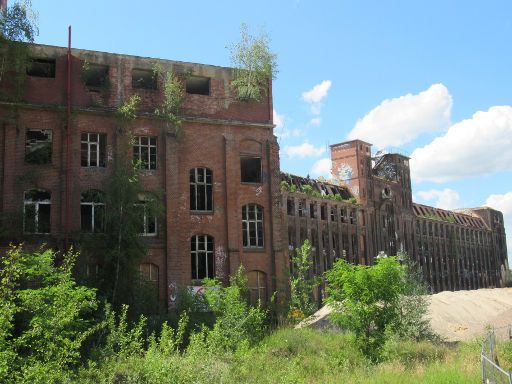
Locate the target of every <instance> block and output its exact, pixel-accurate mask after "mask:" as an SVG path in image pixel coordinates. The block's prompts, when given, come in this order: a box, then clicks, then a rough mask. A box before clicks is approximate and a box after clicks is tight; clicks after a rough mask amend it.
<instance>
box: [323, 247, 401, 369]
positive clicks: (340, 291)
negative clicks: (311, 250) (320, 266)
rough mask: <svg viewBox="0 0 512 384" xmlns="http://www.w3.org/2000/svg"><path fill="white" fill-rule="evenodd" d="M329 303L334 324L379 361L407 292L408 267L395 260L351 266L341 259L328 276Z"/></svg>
mask: <svg viewBox="0 0 512 384" xmlns="http://www.w3.org/2000/svg"><path fill="white" fill-rule="evenodd" d="M326 276H327V281H328V287H327V294H328V298H327V300H326V302H327V303H329V304H330V305H331V306H332V307H333V308H334V310H333V313H332V315H331V318H332V321H333V322H334V323H335V324H338V325H339V326H341V327H343V328H344V329H348V330H350V331H352V332H353V333H354V335H355V338H356V343H357V345H358V347H359V348H360V350H361V352H363V353H364V354H365V356H367V357H368V358H369V359H370V360H372V361H377V360H378V359H379V357H380V353H381V350H382V347H383V346H384V343H385V342H386V338H387V331H388V330H389V329H390V328H391V327H392V325H393V324H395V323H396V321H397V319H398V318H399V316H400V296H401V295H402V294H403V293H404V291H405V288H406V282H405V277H406V271H405V267H404V266H402V265H401V264H400V262H399V261H398V260H397V259H396V257H386V258H380V259H377V261H376V263H375V265H372V266H366V265H352V264H349V263H347V262H346V261H345V260H343V259H340V260H338V261H336V263H334V266H333V268H332V269H331V270H330V271H327V273H326Z"/></svg>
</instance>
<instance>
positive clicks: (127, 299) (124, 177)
mask: <svg viewBox="0 0 512 384" xmlns="http://www.w3.org/2000/svg"><path fill="white" fill-rule="evenodd" d="M139 101H140V98H138V96H133V97H132V98H131V99H129V100H127V101H126V102H125V103H123V104H122V105H121V106H120V107H119V108H118V110H117V120H118V124H119V129H118V140H117V146H116V150H115V153H114V158H113V166H112V169H113V172H112V175H111V177H110V178H109V181H108V184H107V187H106V194H105V200H106V201H105V205H106V208H107V209H106V214H105V233H103V234H91V235H85V236H82V241H81V243H82V247H83V249H84V252H85V253H87V254H88V255H94V256H95V257H99V258H101V259H103V261H104V263H103V264H104V267H103V269H102V276H100V278H99V282H100V283H99V288H100V294H101V295H102V296H105V298H106V299H107V300H108V301H109V302H110V303H112V305H113V306H114V308H115V309H119V308H120V307H121V305H122V304H128V305H130V310H131V315H133V316H134V317H137V315H138V314H139V313H140V312H142V313H144V312H147V309H148V307H149V306H148V305H144V304H145V303H147V302H149V300H151V297H149V296H154V295H156V292H155V291H154V289H151V288H152V287H151V285H148V284H146V283H145V282H144V281H142V280H141V279H140V274H139V270H138V266H139V264H140V261H141V260H142V258H143V257H144V256H145V255H146V253H147V245H146V242H145V240H144V238H143V237H142V236H140V234H141V233H142V232H143V228H142V223H143V222H144V215H146V217H148V218H152V217H155V216H158V215H160V213H161V210H162V204H161V202H160V200H159V198H158V196H157V195H151V194H146V193H145V191H144V189H143V186H142V184H141V183H140V164H138V163H134V162H133V161H132V157H131V155H130V154H131V152H132V151H133V137H132V135H131V134H130V132H129V127H130V124H131V123H132V122H133V121H134V120H135V119H136V118H137V114H136V110H137V106H138V103H139ZM141 197H146V200H145V201H144V202H143V204H144V207H143V208H142V205H141V204H142V202H141V200H140V199H141ZM143 293H147V295H142V294H143ZM151 301H152V302H154V300H151ZM138 309H140V311H138ZM134 312H136V313H134Z"/></svg>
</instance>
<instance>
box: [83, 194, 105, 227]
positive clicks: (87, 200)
mask: <svg viewBox="0 0 512 384" xmlns="http://www.w3.org/2000/svg"><path fill="white" fill-rule="evenodd" d="M80 222H81V229H82V232H88V233H101V232H104V231H105V196H104V195H103V193H102V192H100V191H95V190H89V191H86V192H82V195H81V198H80Z"/></svg>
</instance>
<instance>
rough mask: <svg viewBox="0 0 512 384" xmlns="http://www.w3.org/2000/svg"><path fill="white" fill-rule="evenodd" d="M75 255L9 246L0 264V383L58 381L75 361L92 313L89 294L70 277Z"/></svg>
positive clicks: (94, 306)
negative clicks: (58, 255) (59, 262)
mask: <svg viewBox="0 0 512 384" xmlns="http://www.w3.org/2000/svg"><path fill="white" fill-rule="evenodd" d="M76 257H77V254H75V253H73V251H69V252H67V253H66V254H64V255H63V256H62V262H61V265H60V266H58V267H57V266H56V264H55V263H56V260H55V259H56V254H55V253H54V252H53V251H51V250H39V251H36V252H33V253H26V252H23V250H22V248H21V247H15V246H11V248H10V249H9V250H8V251H7V253H6V255H5V256H3V257H2V258H1V259H0V382H2V383H25V382H31V383H43V382H44V383H48V382H58V380H59V379H60V378H61V377H62V376H63V375H64V374H65V372H66V370H67V369H69V368H71V367H72V366H74V365H75V364H77V363H78V362H79V361H80V348H81V346H82V344H83V343H84V341H85V339H86V338H87V337H88V336H89V335H90V334H92V332H93V331H94V329H95V328H94V326H93V324H92V322H91V320H92V314H93V313H94V311H95V310H96V309H97V301H96V293H95V290H94V289H91V288H87V287H83V286H78V285H76V283H75V281H74V280H73V277H72V269H73V266H74V263H75V259H76Z"/></svg>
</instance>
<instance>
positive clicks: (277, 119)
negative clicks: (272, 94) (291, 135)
mask: <svg viewBox="0 0 512 384" xmlns="http://www.w3.org/2000/svg"><path fill="white" fill-rule="evenodd" d="M272 120H273V121H274V124H275V125H276V127H275V129H280V128H282V127H283V126H284V115H280V114H279V113H277V111H276V110H275V109H273V110H272Z"/></svg>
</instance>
